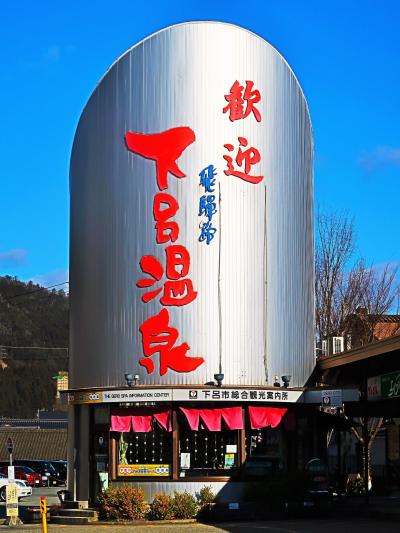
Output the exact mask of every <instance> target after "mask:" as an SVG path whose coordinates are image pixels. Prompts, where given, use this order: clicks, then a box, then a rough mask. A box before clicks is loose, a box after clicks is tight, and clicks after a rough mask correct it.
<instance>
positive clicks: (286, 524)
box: [0, 519, 400, 533]
mask: <svg viewBox="0 0 400 533" xmlns="http://www.w3.org/2000/svg"><path fill="white" fill-rule="evenodd" d="M3 529H8V528H6V527H5V526H0V531H1V530H3ZM380 530H384V531H385V533H398V532H399V530H400V527H399V523H398V522H397V523H396V522H389V521H378V520H367V519H353V520H322V519H321V520H318V519H315V520H282V521H271V522H235V523H226V524H216V525H212V526H211V525H204V524H197V523H196V524H171V525H167V524H166V525H155V524H154V523H153V524H151V525H148V526H132V525H129V526H128V525H126V526H124V525H118V526H115V525H112V526H109V525H104V524H93V525H90V526H62V525H51V524H49V533H51V532H52V531H54V533H57V532H58V531H59V532H60V533H64V531H65V533H67V532H69V531H70V532H71V533H95V532H96V531H99V532H100V533H102V532H103V531H104V532H107V533H172V532H174V533H175V532H177V533H218V532H219V533H222V532H224V531H225V532H232V533H246V532H248V531H254V532H255V533H263V532H265V533H321V532H323V533H376V532H377V531H380ZM12 531H14V532H17V531H18V532H23V533H38V532H39V531H41V527H40V526H39V525H34V526H28V525H26V526H21V527H15V528H13V529H12Z"/></svg>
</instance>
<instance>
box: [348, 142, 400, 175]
mask: <svg viewBox="0 0 400 533" xmlns="http://www.w3.org/2000/svg"><path fill="white" fill-rule="evenodd" d="M358 163H359V165H360V166H361V167H362V168H363V169H364V170H365V171H367V172H376V171H377V170H380V169H382V168H383V167H389V166H390V167H400V148H396V147H390V146H377V147H376V148H374V149H373V150H371V151H370V152H364V153H363V154H361V156H360V157H359V159H358Z"/></svg>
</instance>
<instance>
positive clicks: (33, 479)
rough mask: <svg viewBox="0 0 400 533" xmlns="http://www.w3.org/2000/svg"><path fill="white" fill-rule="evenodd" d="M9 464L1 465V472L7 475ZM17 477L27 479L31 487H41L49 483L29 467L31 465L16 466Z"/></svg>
mask: <svg viewBox="0 0 400 533" xmlns="http://www.w3.org/2000/svg"><path fill="white" fill-rule="evenodd" d="M7 468H8V467H7V466H2V467H0V472H1V473H2V474H4V475H5V476H7V474H8V471H7ZM14 472H15V479H21V480H22V481H26V483H27V484H28V485H29V486H31V487H40V486H45V485H46V484H47V483H44V482H43V480H42V476H41V475H40V474H38V473H37V472H35V471H34V470H32V468H29V466H14Z"/></svg>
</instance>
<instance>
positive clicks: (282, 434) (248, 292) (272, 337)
mask: <svg viewBox="0 0 400 533" xmlns="http://www.w3.org/2000/svg"><path fill="white" fill-rule="evenodd" d="M70 191H71V254H70V255H71V260H70V298H71V343H70V350H71V352H70V353H71V357H70V390H69V403H70V433H69V435H70V442H69V459H70V461H69V462H70V472H69V474H70V477H69V485H70V489H71V490H72V491H73V494H74V497H76V498H77V499H80V500H93V499H95V497H96V494H97V493H98V491H99V490H100V484H101V483H103V484H107V483H108V484H116V483H120V482H130V483H133V484H135V485H138V486H142V487H143V488H144V489H145V492H146V494H147V496H148V498H151V497H152V495H154V493H155V492H160V491H164V492H169V491H171V490H189V491H191V492H195V491H198V490H199V488H201V487H202V486H204V484H207V485H212V486H213V488H214V490H215V491H217V492H220V494H221V495H222V496H224V494H226V495H227V496H226V497H227V498H230V497H231V495H232V494H235V495H236V496H237V497H239V496H240V494H241V492H242V491H243V488H244V487H245V485H246V483H247V481H248V480H250V479H253V478H254V476H257V475H259V474H260V473H262V474H265V475H268V474H269V473H271V472H273V471H286V470H288V469H293V468H297V467H298V466H299V464H300V463H301V461H303V460H304V461H306V460H308V459H310V458H311V457H307V453H306V452H305V451H304V453H303V452H302V446H300V445H297V444H296V443H297V442H300V441H301V440H302V434H305V433H307V422H306V418H303V419H301V418H299V412H300V411H299V409H300V408H299V406H305V405H306V403H305V402H306V398H305V392H304V390H303V386H304V384H305V382H306V380H307V379H308V377H309V376H310V374H311V372H312V369H313V366H314V296H313V286H314V284H313V139H312V130H311V123H310V117H309V112H308V108H307V103H306V101H305V98H304V95H303V92H302V90H301V87H300V85H299V83H298V81H297V79H296V77H295V75H294V73H293V72H292V70H291V68H290V67H289V65H288V64H287V63H286V61H285V60H284V58H283V57H282V56H281V55H280V54H279V53H278V52H277V51H276V50H275V49H274V48H273V47H272V46H271V45H270V44H269V43H267V42H266V41H264V40H263V39H262V38H261V37H259V36H257V35H255V34H253V33H251V32H249V31H247V30H245V29H243V28H240V27H237V26H233V25H230V24H225V23H215V22H192V23H185V24H179V25H176V26H172V27H169V28H166V29H164V30H162V31H160V32H158V33H156V34H154V35H152V36H150V37H148V38H146V39H144V40H143V41H141V42H140V43H138V44H136V45H135V46H133V47H132V48H131V49H130V50H128V51H127V52H126V53H125V54H123V55H122V56H121V57H120V58H119V59H118V60H117V61H116V62H115V63H114V64H113V65H112V66H111V67H110V68H109V70H108V71H107V72H106V73H105V75H104V77H103V78H102V79H101V81H100V82H99V84H98V85H97V87H96V88H95V90H94V92H93V93H92V95H91V96H90V98H89V100H88V102H87V104H86V106H85V108H84V110H83V112H82V115H81V118H80V121H79V124H78V127H77V131H76V135H75V139H74V145H73V150H72V157H71V171H70ZM278 385H280V386H278ZM284 385H286V386H284ZM299 454H300V455H299ZM303 455H304V457H303Z"/></svg>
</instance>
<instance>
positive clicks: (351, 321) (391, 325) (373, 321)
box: [343, 307, 400, 349]
mask: <svg viewBox="0 0 400 533" xmlns="http://www.w3.org/2000/svg"><path fill="white" fill-rule="evenodd" d="M399 333H400V315H377V314H369V313H368V310H367V308H365V307H358V308H357V310H356V312H355V313H354V314H352V315H350V316H349V318H348V319H347V323H346V325H345V331H344V334H343V336H344V338H345V346H346V347H347V349H354V348H358V347H359V346H364V345H366V344H370V343H371V342H375V341H380V340H383V339H387V338H388V337H392V336H393V335H398V334H399Z"/></svg>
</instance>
